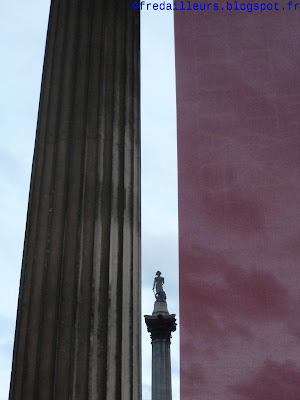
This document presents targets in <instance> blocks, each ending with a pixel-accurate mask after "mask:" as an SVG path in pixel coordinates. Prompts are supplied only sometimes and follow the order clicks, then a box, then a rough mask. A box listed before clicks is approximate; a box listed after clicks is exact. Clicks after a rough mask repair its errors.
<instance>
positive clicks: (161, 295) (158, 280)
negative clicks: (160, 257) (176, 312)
mask: <svg viewBox="0 0 300 400" xmlns="http://www.w3.org/2000/svg"><path fill="white" fill-rule="evenodd" d="M164 283H165V279H164V278H163V277H162V276H161V272H160V271H157V272H156V277H155V278H154V282H153V288H152V290H153V292H154V296H155V298H156V300H157V301H165V300H166V298H167V296H166V293H165V292H164V290H163V284H164ZM154 289H155V291H154Z"/></svg>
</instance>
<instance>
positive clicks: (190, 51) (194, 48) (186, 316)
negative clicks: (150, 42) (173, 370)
mask: <svg viewBox="0 0 300 400" xmlns="http://www.w3.org/2000/svg"><path fill="white" fill-rule="evenodd" d="M222 4H226V2H224V1H222ZM285 4H286V2H280V3H279V5H280V7H281V8H282V6H285ZM298 8H299V6H298ZM175 40H176V42H175V43H176V77H177V115H178V168H179V235H180V238H179V242H180V333H181V400H300V8H299V9H298V10H296V11H295V10H290V11H288V10H285V11H283V10H279V11H275V12H271V11H266V12H264V13H260V12H252V13H248V12H246V11H231V12H230V11H225V10H224V11H222V10H219V11H213V10H211V11H205V12H204V11H176V12H175Z"/></svg>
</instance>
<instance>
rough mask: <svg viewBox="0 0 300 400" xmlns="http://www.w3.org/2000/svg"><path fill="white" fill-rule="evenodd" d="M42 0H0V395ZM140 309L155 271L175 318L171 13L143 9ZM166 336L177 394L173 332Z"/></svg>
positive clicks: (147, 359) (7, 363)
mask: <svg viewBox="0 0 300 400" xmlns="http://www.w3.org/2000/svg"><path fill="white" fill-rule="evenodd" d="M49 4H50V1H49V0H27V1H26V2H25V1H24V0H22V1H21V0H10V1H9V2H8V1H7V2H6V1H4V0H3V1H2V2H0V57H1V58H0V132H1V134H0V193H1V196H0V400H6V399H7V397H8V388H9V381H10V369H11V358H12V347H13V340H14V327H15V315H16V307H17V298H18V290H19V278H20V268H21V259H22V251H23V240H24V231H25V222H26V212H27V201H28V190H29V181H30V172H31V162H32V154H33V146H34V138H35V129H36V118H37V111H38V101H39V92H40V81H41V73H42V63H43V56H44V46H45V38H46V28H47V21H48V12H49ZM141 35H142V43H141V52H142V267H143V269H142V273H143V282H142V284H143V290H142V296H143V301H142V306H143V307H142V308H143V309H142V314H143V315H144V314H149V313H151V312H152V308H153V302H154V297H153V293H152V290H151V289H152V283H153V278H154V275H155V272H156V271H157V269H159V270H161V271H162V273H163V275H164V277H165V280H166V283H165V290H166V292H167V296H168V307H169V311H170V312H172V313H176V314H177V316H178V296H177V293H178V250H177V173H176V171H177V165H176V163H177V161H176V115H175V67H174V42H173V41H174V38H173V15H172V12H171V11H143V12H142V27H141ZM142 326H143V336H142V342H143V353H142V354H143V400H150V399H151V391H150V385H151V344H150V338H149V334H148V333H147V332H146V329H145V327H144V322H142ZM173 336H174V338H173V340H172V347H171V348H172V367H173V400H178V399H179V369H178V365H179V332H176V333H175V334H174V335H173Z"/></svg>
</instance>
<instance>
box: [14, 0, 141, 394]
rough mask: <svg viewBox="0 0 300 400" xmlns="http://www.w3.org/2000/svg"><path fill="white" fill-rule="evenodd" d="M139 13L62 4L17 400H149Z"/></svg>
mask: <svg viewBox="0 0 300 400" xmlns="http://www.w3.org/2000/svg"><path fill="white" fill-rule="evenodd" d="M139 106H140V67H139V13H138V12H137V11H134V10H132V8H131V6H130V3H128V2H126V1H125V2H121V1H117V0H111V1H104V0H72V1H71V0H52V3H51V10H50V19H49V28H48V35H47V44H46V52H45V61H44V71H43V79H42V88H41V98H40V107H39V116H38V125H37V136H36V143H35V151H34V160H33V168H32V178H31V188H30V197H29V206H28V215H27V226H26V236H25V244H24V254H23V264H22V272H21V283H20V295H19V304H18V315H17V325H16V335H15V346H14V355H13V368H12V377H11V388H10V397H9V398H10V400H19V399H20V400H21V399H22V400H34V399H43V400H50V399H51V400H53V399H57V400H71V399H74V400H75V399H76V400H96V399H101V400H105V399H107V400H108V399H109V400H113V399H122V400H140V393H141V392H140V110H139Z"/></svg>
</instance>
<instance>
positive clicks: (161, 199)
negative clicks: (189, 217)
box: [141, 10, 179, 400]
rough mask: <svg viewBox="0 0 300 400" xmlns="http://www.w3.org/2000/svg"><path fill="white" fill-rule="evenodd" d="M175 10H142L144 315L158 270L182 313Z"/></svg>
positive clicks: (147, 373) (146, 382)
mask: <svg viewBox="0 0 300 400" xmlns="http://www.w3.org/2000/svg"><path fill="white" fill-rule="evenodd" d="M175 104H176V102H175V59H174V26H173V12H172V11H161V10H157V11H150V10H149V11H147V10H146V11H144V10H143V11H142V12H141V121H142V315H144V314H151V312H152V310H153V302H154V297H153V293H152V291H151V289H152V283H153V278H154V275H155V273H156V271H157V270H160V271H161V272H162V275H163V276H164V277H165V291H166V293H167V302H168V309H169V312H170V313H174V314H175V313H176V315H177V320H178V318H179V306H178V244H177V243H178V222H177V138H176V106H175ZM171 342H172V344H171V357H172V388H173V400H179V332H178V331H177V332H174V333H173V338H172V340H171ZM142 356H143V360H142V363H143V364H142V367H143V377H142V381H143V400H151V341H150V337H149V333H148V332H147V331H146V326H145V323H144V321H142Z"/></svg>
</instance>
